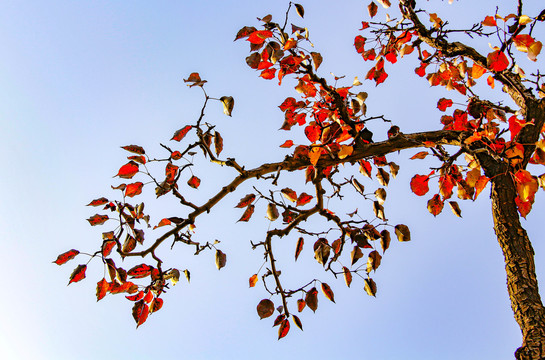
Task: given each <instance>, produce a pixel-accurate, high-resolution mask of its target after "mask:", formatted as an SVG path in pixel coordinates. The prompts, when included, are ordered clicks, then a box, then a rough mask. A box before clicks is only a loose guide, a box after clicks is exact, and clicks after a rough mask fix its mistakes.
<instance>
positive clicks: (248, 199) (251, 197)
mask: <svg viewBox="0 0 545 360" xmlns="http://www.w3.org/2000/svg"><path fill="white" fill-rule="evenodd" d="M254 200H255V195H254V194H248V195H246V196H244V197H243V198H242V199H240V201H239V202H238V205H237V206H235V207H237V208H243V207H246V206H248V205H250V204H251V203H252V202H253V201H254Z"/></svg>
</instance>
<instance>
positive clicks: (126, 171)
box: [116, 161, 138, 179]
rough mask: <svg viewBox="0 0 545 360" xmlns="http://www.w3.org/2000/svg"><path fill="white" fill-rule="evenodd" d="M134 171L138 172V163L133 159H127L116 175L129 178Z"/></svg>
mask: <svg viewBox="0 0 545 360" xmlns="http://www.w3.org/2000/svg"><path fill="white" fill-rule="evenodd" d="M136 173H138V164H137V163H135V162H134V161H129V162H128V163H126V164H125V165H123V166H122V167H121V168H120V169H119V171H118V172H117V175H116V176H119V177H120V178H123V179H131V178H132V177H133V176H134V175H135V174H136Z"/></svg>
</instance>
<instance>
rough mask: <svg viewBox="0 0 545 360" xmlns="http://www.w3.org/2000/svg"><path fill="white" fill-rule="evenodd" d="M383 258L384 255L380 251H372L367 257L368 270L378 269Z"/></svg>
mask: <svg viewBox="0 0 545 360" xmlns="http://www.w3.org/2000/svg"><path fill="white" fill-rule="evenodd" d="M381 260H382V256H381V255H380V254H379V253H378V251H376V250H373V251H371V252H370V253H369V257H368V258H367V272H368V273H370V272H371V270H376V269H377V268H378V267H379V266H380V262H381Z"/></svg>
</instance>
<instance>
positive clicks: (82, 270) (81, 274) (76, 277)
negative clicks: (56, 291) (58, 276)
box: [68, 265, 87, 285]
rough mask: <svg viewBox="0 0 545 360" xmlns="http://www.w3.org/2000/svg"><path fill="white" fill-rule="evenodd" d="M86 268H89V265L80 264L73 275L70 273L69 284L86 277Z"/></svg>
mask: <svg viewBox="0 0 545 360" xmlns="http://www.w3.org/2000/svg"><path fill="white" fill-rule="evenodd" d="M85 270H87V265H78V266H77V267H76V268H75V269H74V271H73V272H72V275H70V281H69V282H68V285H70V284H71V283H74V282H78V281H80V280H82V279H85Z"/></svg>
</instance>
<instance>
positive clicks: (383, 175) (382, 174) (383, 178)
mask: <svg viewBox="0 0 545 360" xmlns="http://www.w3.org/2000/svg"><path fill="white" fill-rule="evenodd" d="M377 180H378V182H379V184H380V185H382V186H388V183H389V182H390V174H388V173H387V172H386V171H385V170H384V169H383V168H379V169H378V171H377Z"/></svg>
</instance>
